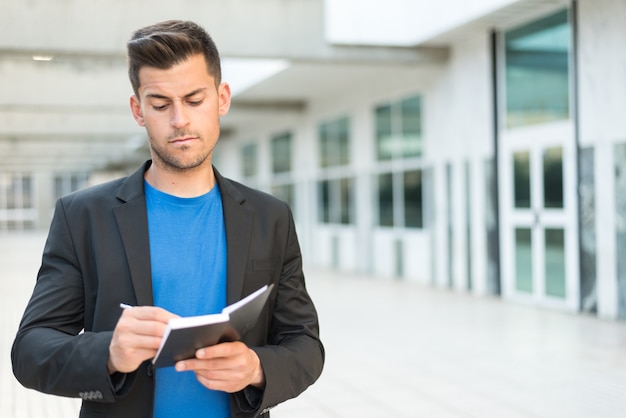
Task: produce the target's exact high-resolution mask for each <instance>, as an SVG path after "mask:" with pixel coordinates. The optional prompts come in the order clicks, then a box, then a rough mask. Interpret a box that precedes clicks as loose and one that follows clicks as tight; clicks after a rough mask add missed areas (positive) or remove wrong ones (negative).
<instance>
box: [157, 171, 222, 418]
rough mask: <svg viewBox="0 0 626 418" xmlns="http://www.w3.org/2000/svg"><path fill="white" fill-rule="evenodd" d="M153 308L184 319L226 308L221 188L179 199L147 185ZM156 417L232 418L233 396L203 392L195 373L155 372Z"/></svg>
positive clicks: (158, 370) (164, 370)
mask: <svg viewBox="0 0 626 418" xmlns="http://www.w3.org/2000/svg"><path fill="white" fill-rule="evenodd" d="M145 193H146V205H147V209H148V233H149V236H150V262H151V268H152V291H153V296H154V305H155V306H160V307H162V308H164V309H166V310H168V311H170V312H173V313H175V314H177V315H180V316H191V315H205V314H211V313H218V312H220V311H221V310H222V309H223V308H224V307H225V306H226V233H225V229H224V215H223V211H222V199H221V195H220V191H219V188H218V186H217V184H216V185H215V187H214V188H213V189H212V190H211V191H210V192H209V193H207V194H205V195H203V196H198V197H193V198H180V197H176V196H172V195H169V194H166V193H163V192H161V191H159V190H157V189H155V188H154V187H152V186H151V185H150V184H149V183H148V182H145ZM155 379H156V381H155V384H156V387H155V399H154V417H155V418H166V417H167V418H171V417H230V403H229V395H228V394H227V393H225V392H220V391H212V390H209V389H207V388H205V387H204V386H202V385H201V384H200V383H199V382H198V380H197V379H196V375H195V374H194V373H193V372H189V371H187V372H177V371H176V370H175V369H174V367H165V368H159V369H156V373H155Z"/></svg>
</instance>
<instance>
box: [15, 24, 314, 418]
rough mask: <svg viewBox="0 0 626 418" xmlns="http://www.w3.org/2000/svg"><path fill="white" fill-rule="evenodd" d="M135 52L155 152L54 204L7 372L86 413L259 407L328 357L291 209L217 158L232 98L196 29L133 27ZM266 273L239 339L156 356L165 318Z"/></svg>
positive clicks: (180, 413)
mask: <svg viewBox="0 0 626 418" xmlns="http://www.w3.org/2000/svg"><path fill="white" fill-rule="evenodd" d="M128 61H129V64H128V65H129V76H130V80H131V84H132V87H133V90H134V95H133V96H132V97H131V99H130V107H131V111H132V114H133V116H134V118H135V120H136V121H137V123H138V124H139V125H140V126H144V127H145V128H146V131H147V133H148V137H149V141H150V152H151V158H152V159H151V161H148V162H146V164H145V165H144V166H143V167H141V168H140V169H139V170H138V171H137V172H135V173H134V174H132V175H130V176H129V177H127V178H123V179H119V180H115V181H112V182H109V183H106V184H103V185H99V186H94V187H92V188H89V189H86V190H83V191H80V192H77V193H74V194H72V195H69V196H66V197H64V198H61V199H60V200H59V201H58V202H57V205H56V209H55V215H54V218H53V221H52V224H51V227H50V232H49V235H48V239H47V242H46V245H45V249H44V254H43V260H42V265H41V268H40V270H39V274H38V278H37V284H36V286H35V289H34V291H33V295H32V297H31V300H30V301H29V303H28V306H27V307H26V311H25V313H24V316H23V318H22V322H21V324H20V328H19V330H18V333H17V336H16V339H15V342H14V345H13V350H12V361H13V370H14V374H15V376H16V377H17V378H18V380H19V381H20V382H21V383H22V384H23V385H24V386H26V387H29V388H33V389H36V390H40V391H42V392H46V393H51V394H56V395H61V396H73V397H78V396H79V397H81V398H82V399H83V404H82V408H81V413H80V416H81V417H96V416H97V417H115V418H120V417H129V418H130V417H132V418H137V417H152V416H154V417H195V416H202V417H229V416H233V417H235V416H237V417H249V416H250V417H251V416H257V415H261V414H264V413H266V412H267V411H268V410H269V408H271V407H272V406H274V405H276V404H278V403H280V402H282V401H284V400H286V399H289V398H292V397H295V396H297V395H298V394H300V393H301V392H302V391H303V390H305V389H306V388H307V387H308V386H309V385H310V384H312V383H313V382H314V381H315V380H316V379H317V378H318V377H319V375H320V373H321V370H322V366H323V362H324V349H323V346H322V344H321V341H320V339H319V332H318V320H317V313H316V311H315V308H314V306H313V303H312V301H311V299H310V297H309V295H308V293H307V291H306V288H305V283H304V277H303V274H302V265H301V255H300V249H299V245H298V240H297V237H296V232H295V229H294V223H293V219H292V216H291V213H290V210H289V208H288V206H287V205H286V204H284V203H282V202H280V201H278V200H277V199H274V198H273V197H271V196H269V195H266V194H263V193H261V192H258V191H254V190H251V189H249V188H247V187H245V186H243V185H240V184H238V183H235V182H233V181H230V180H228V179H226V178H224V177H222V176H221V175H220V174H219V172H217V170H215V169H214V167H213V166H212V163H211V157H212V155H213V149H214V147H215V145H216V143H217V140H218V137H219V131H220V129H219V118H220V117H221V116H224V115H226V113H227V112H228V109H229V106H230V96H231V95H230V88H229V86H228V84H226V83H222V82H221V72H220V61H219V54H218V51H217V49H216V47H215V45H214V43H213V41H212V40H211V38H210V37H209V35H208V34H207V33H206V32H205V31H204V30H203V29H202V28H201V27H199V26H198V25H196V24H194V23H192V22H181V21H168V22H163V23H159V24H156V25H153V26H149V27H146V28H143V29H140V30H138V31H137V32H136V33H135V34H134V35H133V37H132V39H131V40H130V41H129V42H128ZM271 283H273V284H274V289H273V291H272V294H271V295H270V297H269V300H268V303H267V306H266V307H265V309H264V311H263V313H262V315H261V317H260V318H259V321H258V323H257V325H256V327H255V328H254V329H253V330H252V331H251V332H249V333H248V334H246V335H243V336H242V340H241V341H239V342H232V343H221V344H217V345H215V346H212V347H206V348H203V349H200V350H198V351H197V352H196V357H195V358H193V359H189V360H185V361H180V362H178V363H177V364H176V366H175V367H171V368H159V369H153V368H152V367H151V359H152V358H153V357H154V355H155V353H156V350H157V348H158V347H159V344H160V342H161V338H162V336H163V332H164V330H165V328H166V325H167V321H168V320H169V319H170V318H173V317H176V316H179V315H180V316H188V315H199V314H207V313H215V312H219V311H221V309H222V308H223V307H224V306H226V305H227V304H230V303H233V302H235V301H237V300H239V299H241V298H242V297H244V296H246V295H248V294H250V293H252V292H254V291H255V290H257V289H259V288H260V287H262V286H263V285H265V284H271ZM120 303H126V304H131V305H135V307H133V308H131V309H124V310H122V309H121V308H120ZM265 416H267V415H265Z"/></svg>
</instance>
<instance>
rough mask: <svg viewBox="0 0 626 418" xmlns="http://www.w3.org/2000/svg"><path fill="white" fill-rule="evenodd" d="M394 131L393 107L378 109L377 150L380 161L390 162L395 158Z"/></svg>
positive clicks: (386, 106) (387, 106)
mask: <svg viewBox="0 0 626 418" xmlns="http://www.w3.org/2000/svg"><path fill="white" fill-rule="evenodd" d="M392 135H393V130H392V124H391V105H385V106H380V107H378V108H376V149H377V151H378V159H379V160H390V159H391V157H392V156H393V152H392V151H393V150H392V147H393V136H392Z"/></svg>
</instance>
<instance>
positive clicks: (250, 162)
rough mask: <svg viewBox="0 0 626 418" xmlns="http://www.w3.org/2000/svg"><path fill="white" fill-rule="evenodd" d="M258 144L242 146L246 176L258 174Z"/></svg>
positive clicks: (244, 173) (244, 174)
mask: <svg viewBox="0 0 626 418" xmlns="http://www.w3.org/2000/svg"><path fill="white" fill-rule="evenodd" d="M257 150H258V148H257V144H256V143H254V144H248V145H244V146H243V147H242V148H241V160H242V166H243V176H244V177H254V176H256V175H257V170H258V168H257Z"/></svg>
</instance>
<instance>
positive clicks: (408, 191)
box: [404, 170, 424, 228]
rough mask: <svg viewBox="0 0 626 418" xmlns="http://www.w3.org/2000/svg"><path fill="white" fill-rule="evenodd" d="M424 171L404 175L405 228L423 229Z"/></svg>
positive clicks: (409, 172)
mask: <svg viewBox="0 0 626 418" xmlns="http://www.w3.org/2000/svg"><path fill="white" fill-rule="evenodd" d="M422 207H423V205H422V170H412V171H406V172H405V173H404V226H406V227H409V228H422V227H423V226H424V214H423V211H422Z"/></svg>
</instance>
